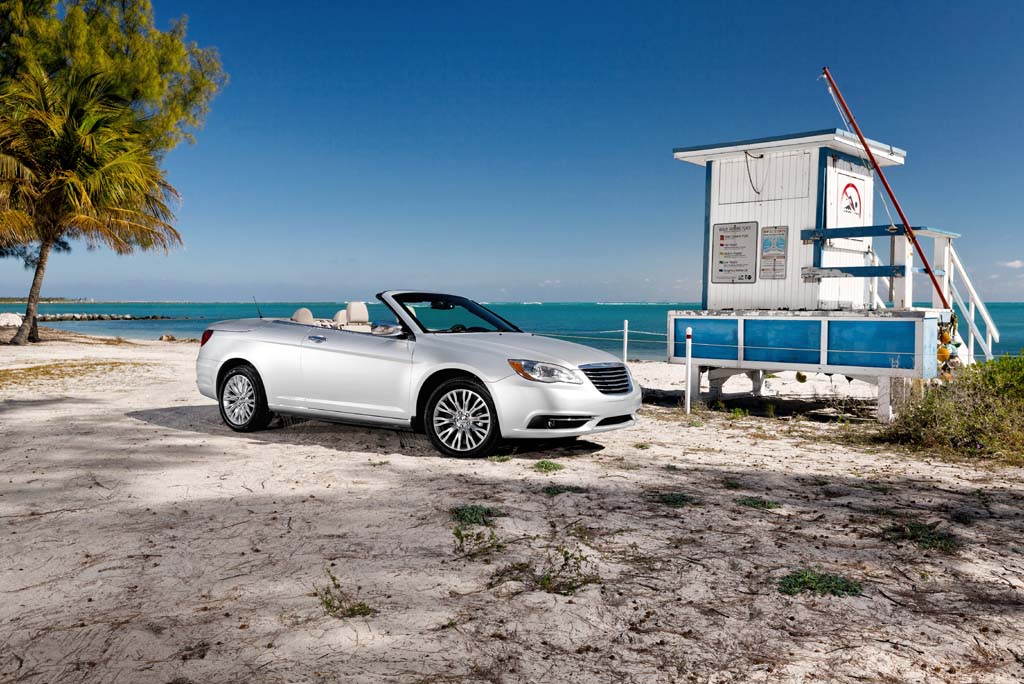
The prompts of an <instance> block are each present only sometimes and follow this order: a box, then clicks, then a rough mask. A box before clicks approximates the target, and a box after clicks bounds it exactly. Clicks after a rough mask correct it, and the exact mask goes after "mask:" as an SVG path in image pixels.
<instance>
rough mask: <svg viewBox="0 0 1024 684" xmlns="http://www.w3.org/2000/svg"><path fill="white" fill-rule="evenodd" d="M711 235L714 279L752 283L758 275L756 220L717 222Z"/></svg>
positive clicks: (712, 275) (715, 280)
mask: <svg viewBox="0 0 1024 684" xmlns="http://www.w3.org/2000/svg"><path fill="white" fill-rule="evenodd" d="M711 237H712V239H713V240H714V242H713V243H712V245H711V282H713V283H753V282H754V281H755V280H756V278H757V221H748V222H747V223H716V224H715V226H714V230H712V231H711Z"/></svg>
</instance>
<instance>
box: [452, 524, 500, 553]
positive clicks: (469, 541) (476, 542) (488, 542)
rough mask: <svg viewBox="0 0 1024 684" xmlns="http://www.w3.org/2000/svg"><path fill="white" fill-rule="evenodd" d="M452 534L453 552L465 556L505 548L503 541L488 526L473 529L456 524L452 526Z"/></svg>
mask: <svg viewBox="0 0 1024 684" xmlns="http://www.w3.org/2000/svg"><path fill="white" fill-rule="evenodd" d="M452 536H453V537H454V538H455V552H456V553H458V554H460V555H462V556H465V557H467V558H476V557H477V556H483V555H486V554H488V553H491V552H493V551H504V550H505V543H504V542H503V541H501V540H500V539H498V535H496V534H495V533H494V530H493V529H491V528H490V527H487V528H483V529H476V530H474V529H471V528H470V527H465V526H463V525H456V526H455V527H453V528H452Z"/></svg>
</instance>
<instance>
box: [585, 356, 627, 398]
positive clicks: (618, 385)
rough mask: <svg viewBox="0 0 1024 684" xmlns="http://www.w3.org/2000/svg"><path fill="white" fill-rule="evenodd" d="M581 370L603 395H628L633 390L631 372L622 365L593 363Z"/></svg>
mask: <svg viewBox="0 0 1024 684" xmlns="http://www.w3.org/2000/svg"><path fill="white" fill-rule="evenodd" d="M580 370H581V371H583V373H584V375H586V376H587V378H589V379H590V382H592V383H594V387H596V388H597V389H598V390H599V391H600V392H602V393H603V394H627V393H629V391H630V390H632V389H633V383H632V382H630V379H629V371H628V370H626V367H625V366H624V365H623V364H621V363H591V364H587V365H585V366H580Z"/></svg>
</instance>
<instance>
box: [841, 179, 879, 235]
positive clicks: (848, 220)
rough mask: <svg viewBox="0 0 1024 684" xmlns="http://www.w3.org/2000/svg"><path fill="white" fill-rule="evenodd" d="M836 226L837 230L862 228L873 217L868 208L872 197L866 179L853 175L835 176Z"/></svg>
mask: <svg viewBox="0 0 1024 684" xmlns="http://www.w3.org/2000/svg"><path fill="white" fill-rule="evenodd" d="M835 183H836V185H835V190H833V192H835V195H834V197H835V200H834V201H835V212H836V213H835V224H834V227H836V228H850V227H853V226H862V225H864V221H865V220H866V219H868V218H869V217H870V215H871V207H870V206H867V205H868V204H869V203H870V201H871V197H870V196H869V195H868V193H869V189H868V187H867V185H866V179H865V178H863V177H861V176H855V175H853V174H848V173H842V172H836V175H835Z"/></svg>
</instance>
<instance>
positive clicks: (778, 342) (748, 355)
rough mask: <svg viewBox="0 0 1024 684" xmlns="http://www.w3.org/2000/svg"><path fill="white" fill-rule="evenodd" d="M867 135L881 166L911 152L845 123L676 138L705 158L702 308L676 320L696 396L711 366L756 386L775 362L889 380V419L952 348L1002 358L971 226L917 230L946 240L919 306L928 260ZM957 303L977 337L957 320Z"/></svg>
mask: <svg viewBox="0 0 1024 684" xmlns="http://www.w3.org/2000/svg"><path fill="white" fill-rule="evenodd" d="M858 131H859V129H858ZM865 145H866V146H868V147H870V150H871V153H872V154H873V155H874V157H875V160H876V161H877V163H878V165H879V166H884V167H888V166H896V165H902V164H903V163H904V161H905V160H906V152H904V151H903V150H901V149H899V148H897V147H893V146H891V145H887V144H884V143H880V142H875V141H871V140H867V139H864V144H862V142H861V139H860V138H858V136H855V135H853V134H852V133H849V132H847V131H844V130H841V129H827V130H818V131H811V132H806V133H797V134H793V135H780V136H775V137H770V138H760V139H756V140H743V141H737V142H725V143H717V144H713V145H699V146H696V147H683V148H679V149H676V150H674V156H675V158H676V159H678V160H680V161H684V162H688V163H691V164H696V165H698V166H703V167H704V169H705V202H704V235H703V256H702V261H703V291H702V294H701V310H700V311H672V312H669V325H668V335H669V360H670V361H671V362H676V363H682V362H685V343H684V337H685V330H686V328H688V327H689V328H692V329H693V339H692V343H693V345H692V359H691V361H692V364H693V371H692V372H691V376H690V378H689V380H688V391H691V392H692V396H696V395H697V392H699V387H700V377H701V373H703V372H706V373H708V377H709V383H710V389H711V391H712V392H713V393H717V392H720V390H721V386H722V383H723V382H724V381H725V379H726V378H728V377H729V376H730V375H735V374H738V373H745V374H747V375H749V376H750V378H751V380H752V381H753V384H754V391H755V392H760V389H761V384H762V381H763V378H764V374H765V373H766V372H769V371H782V370H797V371H804V372H820V373H831V374H837V375H844V376H848V377H851V378H855V379H859V380H864V381H866V382H871V383H874V384H877V385H878V388H879V419H880V420H891V419H892V417H893V411H894V409H893V406H894V399H896V398H897V397H898V396H900V394H901V392H902V391H904V390H905V387H906V384H907V382H908V379H910V378H934V377H936V376H937V375H938V373H939V371H940V365H941V364H942V363H948V361H947V360H946V359H945V358H944V356H945V355H944V353H943V352H942V350H940V347H945V351H946V353H947V354H952V355H953V356H958V357H959V361H960V362H961V363H973V362H974V361H975V359H976V356H975V353H976V350H980V352H981V353H982V354H983V355H984V356H985V357H986V358H991V356H992V344H993V342H998V340H999V331H998V329H997V328H996V326H995V325H994V323H993V322H992V318H991V316H990V315H989V313H988V310H987V309H986V307H985V304H984V303H983V302H982V301H981V299H980V298H979V297H978V295H977V292H976V291H975V289H974V286H973V285H972V284H971V281H970V279H969V277H968V275H967V272H966V271H965V270H964V268H963V265H962V264H961V262H960V259H959V258H958V256H957V254H956V251H955V250H954V248H953V240H954V239H955V238H957V237H959V236H958V235H956V234H954V233H950V232H947V231H944V230H936V229H931V228H927V227H916V228H913V229H912V230H913V232H914V234H916V236H917V237H919V238H920V237H923V238H929V239H931V241H932V242H933V243H934V244H933V252H932V253H933V255H934V256H933V259H932V269H933V274H934V275H935V277H936V282H937V285H938V287H937V289H936V290H935V291H934V292H933V294H932V297H931V299H932V305H931V306H929V307H915V306H914V297H913V282H914V278H913V275H914V274H915V273H920V272H924V269H923V268H921V267H920V266H916V267H915V265H914V249H913V247H912V245H911V242H910V241H909V240H908V239H907V237H906V234H907V231H906V230H905V229H904V227H903V224H902V223H900V222H899V219H896V221H893V220H892V219H891V218H890V217H889V216H888V215H887V214H886V213H885V212H884V211H883V212H882V216H881V220H879V218H880V217H879V216H878V213H879V212H876V211H875V206H874V204H875V203H874V199H873V197H874V194H875V181H876V180H877V178H876V176H877V173H876V172H875V171H874V168H873V166H872V164H871V163H870V161H869V157H868V154H867V152H866V150H865ZM940 292H941V293H942V294H941V295H940ZM883 294H884V295H886V299H888V302H887V301H886V299H883ZM963 294H966V299H965V298H964V297H963V296H962V295H963ZM944 302H945V303H948V306H946V305H945V304H944ZM954 303H955V305H956V307H957V308H958V310H959V321H960V328H961V329H962V328H963V327H964V325H963V324H964V323H966V327H967V331H965V334H966V341H965V339H964V337H962V336H961V334H960V332H958V331H957V330H956V328H955V327H951V326H950V323H951V320H952V313H953V308H952V307H953V305H954ZM979 316H980V318H981V322H983V323H984V329H983V330H982V328H981V326H980V324H979V322H978V317H979ZM944 332H948V333H949V334H951V335H952V337H953V339H952V340H950V341H949V342H948V344H944V343H943V341H942V337H943V333H944Z"/></svg>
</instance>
